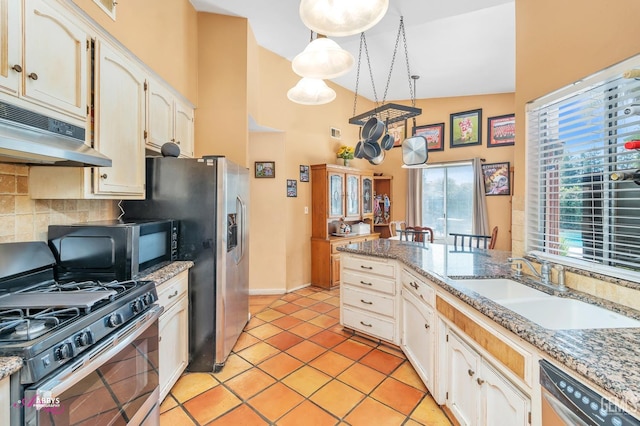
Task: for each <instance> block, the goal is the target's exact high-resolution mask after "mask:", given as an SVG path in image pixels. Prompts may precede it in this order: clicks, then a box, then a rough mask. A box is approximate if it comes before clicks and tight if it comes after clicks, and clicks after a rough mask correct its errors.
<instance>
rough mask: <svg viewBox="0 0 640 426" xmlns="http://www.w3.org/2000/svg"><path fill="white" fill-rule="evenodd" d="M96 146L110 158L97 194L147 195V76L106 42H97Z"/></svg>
mask: <svg viewBox="0 0 640 426" xmlns="http://www.w3.org/2000/svg"><path fill="white" fill-rule="evenodd" d="M96 81H97V89H96V93H95V100H94V103H95V108H96V111H95V147H96V149H97V150H98V151H100V152H101V153H103V154H104V155H106V156H107V157H109V158H111V160H112V161H113V165H112V167H98V168H96V169H95V172H94V176H93V178H94V186H95V188H96V190H95V191H96V193H98V194H104V193H107V194H139V195H141V196H144V179H145V172H144V132H145V111H146V92H145V82H146V76H145V74H144V73H143V71H142V70H141V69H140V68H138V66H137V65H136V64H134V63H133V62H132V61H131V60H129V59H127V58H126V57H125V56H124V55H123V54H121V53H120V52H118V51H117V50H116V49H115V48H113V47H112V46H111V45H110V44H108V43H106V42H104V41H100V40H99V41H97V42H96Z"/></svg>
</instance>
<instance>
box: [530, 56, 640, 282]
mask: <svg viewBox="0 0 640 426" xmlns="http://www.w3.org/2000/svg"><path fill="white" fill-rule="evenodd" d="M634 68H635V69H638V70H639V71H638V72H637V74H638V75H639V76H640V58H635V60H629V61H625V62H624V63H621V64H618V65H616V66H614V67H611V68H609V69H607V70H605V71H602V72H600V73H598V74H595V75H593V76H591V77H589V78H587V79H585V80H582V81H580V82H577V83H575V84H573V85H571V86H570V87H567V88H565V89H562V90H560V91H558V92H556V93H553V94H551V95H548V96H546V97H545V98H542V99H540V100H538V101H535V102H533V103H531V104H529V105H528V106H527V204H526V205H527V208H526V210H527V242H526V244H527V249H528V250H529V251H533V252H537V253H538V254H543V255H544V256H547V257H551V258H555V260H556V261H560V262H563V261H564V262H563V263H568V264H572V263H574V264H575V263H577V264H578V266H582V267H587V269H589V270H594V271H598V272H602V273H605V274H609V275H613V276H621V275H623V276H625V277H628V275H629V273H631V275H632V276H633V277H639V276H640V274H636V272H640V152H639V151H636V150H635V149H627V148H625V144H626V143H627V142H630V141H634V140H640V78H633V77H632V76H633V75H634V74H636V73H634V72H633V70H634ZM629 71H631V72H630V73H629ZM625 73H627V75H628V76H629V77H630V78H625V77H624V75H625ZM636 173H638V174H637V175H635V174H636ZM634 179H635V180H636V181H637V182H638V183H636V182H635V181H634Z"/></svg>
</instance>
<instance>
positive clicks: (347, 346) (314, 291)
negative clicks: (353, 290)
mask: <svg viewBox="0 0 640 426" xmlns="http://www.w3.org/2000/svg"><path fill="white" fill-rule="evenodd" d="M339 295H340V291H339V290H332V291H326V290H321V289H319V288H315V287H309V288H305V289H301V290H298V291H295V292H292V293H288V294H286V295H284V296H252V297H251V298H250V311H251V313H252V319H251V321H250V322H249V324H247V326H246V327H245V331H244V332H243V333H242V335H241V336H240V338H239V339H238V342H237V343H236V346H235V348H234V349H233V352H232V353H231V355H230V356H229V359H228V360H227V363H226V365H225V366H224V368H223V369H222V371H221V372H219V373H215V374H210V373H185V374H183V375H182V377H181V378H180V379H179V380H178V382H177V383H176V384H175V386H174V387H173V389H171V392H170V393H169V395H168V396H167V398H166V399H165V400H164V402H163V404H162V406H161V415H160V423H161V425H163V426H181V425H230V426H236V425H247V426H253V425H256V426H257V425H284V426H288V425H291V426H315V425H317V426H324V425H337V424H340V425H353V426H360V425H362V426H382V425H385V426H386V425H389V426H392V425H450V424H451V423H450V422H449V420H448V419H447V417H446V416H445V415H444V413H443V412H442V410H441V409H440V408H439V407H438V406H437V404H436V403H435V402H434V400H433V399H432V398H431V396H430V395H429V393H428V392H427V390H426V388H425V387H424V385H423V384H422V382H421V380H420V378H419V377H418V376H417V374H416V373H415V371H414V369H413V367H411V364H410V363H409V362H408V361H407V359H406V358H405V356H404V354H403V353H402V352H401V351H400V350H399V349H398V348H395V347H391V346H387V345H384V344H380V343H378V342H374V341H371V340H368V339H365V338H363V337H360V336H356V335H353V334H352V333H350V332H348V331H347V330H343V329H342V326H340V323H339V318H340V312H339V304H340V299H339Z"/></svg>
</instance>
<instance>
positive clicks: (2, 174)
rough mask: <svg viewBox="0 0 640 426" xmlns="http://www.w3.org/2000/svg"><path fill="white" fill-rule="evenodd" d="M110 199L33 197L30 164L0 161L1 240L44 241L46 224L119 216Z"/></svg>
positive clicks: (116, 207) (3, 241) (114, 202)
mask: <svg viewBox="0 0 640 426" xmlns="http://www.w3.org/2000/svg"><path fill="white" fill-rule="evenodd" d="M118 211H119V210H118V206H117V202H116V201H113V200H32V199H31V198H30V197H29V166H25V165H16V164H9V163H0V242H2V243H5V242H14V241H46V240H47V227H48V226H49V225H61V224H68V223H75V222H87V221H93V220H107V219H115V218H117V217H118Z"/></svg>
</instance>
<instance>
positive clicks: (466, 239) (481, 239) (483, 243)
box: [449, 226, 498, 250]
mask: <svg viewBox="0 0 640 426" xmlns="http://www.w3.org/2000/svg"><path fill="white" fill-rule="evenodd" d="M449 235H450V236H452V237H453V246H454V247H455V248H456V249H462V250H464V249H465V248H473V247H475V248H484V249H493V248H494V247H495V246H496V240H497V237H498V227H497V226H494V227H493V230H492V231H491V235H478V234H461V233H454V232H451V233H450V234H449Z"/></svg>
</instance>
